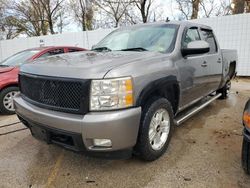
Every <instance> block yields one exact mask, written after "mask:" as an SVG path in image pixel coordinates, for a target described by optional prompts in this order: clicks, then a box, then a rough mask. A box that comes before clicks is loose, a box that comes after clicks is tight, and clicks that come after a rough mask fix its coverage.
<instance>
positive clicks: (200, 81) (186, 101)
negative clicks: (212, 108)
mask: <svg viewBox="0 0 250 188" xmlns="http://www.w3.org/2000/svg"><path fill="white" fill-rule="evenodd" d="M195 40H201V37H200V34H199V30H198V28H197V27H190V28H187V29H186V31H184V33H183V37H182V44H181V46H182V47H181V48H185V47H187V44H188V43H189V42H191V41H195ZM204 60H205V59H204V54H195V55H189V56H186V57H183V58H182V60H181V62H178V63H177V66H178V68H179V72H180V79H181V81H180V82H181V90H182V97H181V108H185V107H186V106H189V105H190V104H192V103H194V102H195V101H198V100H199V99H201V98H202V97H203V96H204V95H205V93H206V89H205V87H206V85H205V83H206V81H205V79H206V75H205V68H206V67H204V65H203V64H204Z"/></svg>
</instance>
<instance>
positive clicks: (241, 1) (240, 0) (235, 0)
mask: <svg viewBox="0 0 250 188" xmlns="http://www.w3.org/2000/svg"><path fill="white" fill-rule="evenodd" d="M232 4H233V14H240V13H243V12H244V10H245V0H232Z"/></svg>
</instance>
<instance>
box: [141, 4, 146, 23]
mask: <svg viewBox="0 0 250 188" xmlns="http://www.w3.org/2000/svg"><path fill="white" fill-rule="evenodd" d="M145 6H146V0H142V1H141V16H142V22H143V23H146V22H147V15H146V12H145Z"/></svg>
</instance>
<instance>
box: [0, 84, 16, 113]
mask: <svg viewBox="0 0 250 188" xmlns="http://www.w3.org/2000/svg"><path fill="white" fill-rule="evenodd" d="M18 92H19V88H18V87H15V86H12V87H8V88H6V89H3V90H2V91H1V93H0V112H1V113H2V114H5V115H11V114H15V109H14V104H13V98H14V97H15V96H16V95H17V94H18Z"/></svg>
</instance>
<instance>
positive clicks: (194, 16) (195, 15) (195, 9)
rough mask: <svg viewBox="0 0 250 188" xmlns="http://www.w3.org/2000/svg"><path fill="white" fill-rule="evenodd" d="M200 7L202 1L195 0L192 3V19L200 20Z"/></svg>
mask: <svg viewBox="0 0 250 188" xmlns="http://www.w3.org/2000/svg"><path fill="white" fill-rule="evenodd" d="M199 5H200V0H193V1H192V6H193V8H192V16H191V19H197V18H198V12H199Z"/></svg>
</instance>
